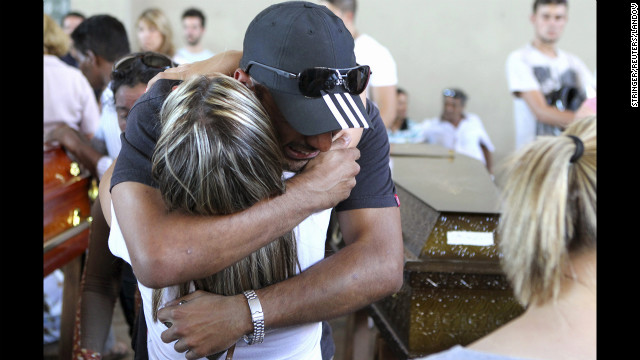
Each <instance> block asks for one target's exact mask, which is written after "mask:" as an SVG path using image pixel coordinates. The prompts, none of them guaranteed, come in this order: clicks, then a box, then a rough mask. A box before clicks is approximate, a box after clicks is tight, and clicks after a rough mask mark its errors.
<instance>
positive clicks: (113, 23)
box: [71, 15, 131, 62]
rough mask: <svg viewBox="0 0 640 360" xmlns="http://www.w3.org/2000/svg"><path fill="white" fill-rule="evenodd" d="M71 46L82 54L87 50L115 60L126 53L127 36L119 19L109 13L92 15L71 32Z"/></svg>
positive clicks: (106, 58) (108, 59)
mask: <svg viewBox="0 0 640 360" xmlns="http://www.w3.org/2000/svg"><path fill="white" fill-rule="evenodd" d="M71 39H72V40H73V47H74V48H76V49H77V50H78V51H79V52H81V53H82V54H86V53H87V52H88V51H89V50H91V52H93V53H94V54H95V55H97V56H100V57H102V58H103V59H105V60H107V61H110V62H115V61H116V60H117V59H119V58H121V57H122V56H124V55H126V54H128V53H129V52H130V51H131V50H130V49H129V38H128V37H127V30H125V28H124V25H122V23H121V22H120V20H118V19H116V18H114V17H113V16H110V15H94V16H91V17H89V18H87V19H85V20H84V21H83V22H81V23H80V25H78V27H77V28H76V29H75V30H74V31H73V33H71Z"/></svg>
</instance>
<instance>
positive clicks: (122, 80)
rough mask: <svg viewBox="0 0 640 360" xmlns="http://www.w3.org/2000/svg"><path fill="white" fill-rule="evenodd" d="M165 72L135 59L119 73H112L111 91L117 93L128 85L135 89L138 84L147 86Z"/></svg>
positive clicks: (119, 70)
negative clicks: (157, 75)
mask: <svg viewBox="0 0 640 360" xmlns="http://www.w3.org/2000/svg"><path fill="white" fill-rule="evenodd" d="M162 71H164V69H159V68H154V67H149V66H147V65H145V64H144V63H143V62H142V60H141V59H140V58H138V59H135V60H134V61H133V62H132V63H131V65H130V66H128V67H126V68H121V69H118V71H117V72H111V91H113V94H114V95H115V94H116V91H118V89H119V88H120V87H121V86H122V85H126V86H129V87H134V86H136V85H138V84H141V83H142V84H145V85H146V84H147V83H148V82H149V80H151V78H153V77H154V76H156V74H158V73H160V72H162Z"/></svg>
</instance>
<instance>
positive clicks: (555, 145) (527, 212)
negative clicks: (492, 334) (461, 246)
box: [498, 116, 597, 306]
mask: <svg viewBox="0 0 640 360" xmlns="http://www.w3.org/2000/svg"><path fill="white" fill-rule="evenodd" d="M570 136H575V137H577V138H578V139H580V140H581V142H582V144H583V146H584V152H583V154H582V155H581V156H580V157H579V158H578V159H577V160H575V161H574V162H571V161H570V160H571V158H572V157H573V156H574V154H576V151H578V152H579V149H578V147H579V146H580V145H579V144H578V143H577V142H575V141H574V140H573V139H572V138H571V137H570ZM596 158H597V132H596V117H595V116H591V117H587V118H582V119H580V120H577V121H575V122H573V123H572V124H571V125H570V126H568V127H567V129H566V130H565V131H564V132H563V133H562V135H561V136H542V137H539V138H538V139H537V140H536V141H534V142H532V143H530V144H528V145H526V146H525V147H524V148H523V149H521V150H520V151H518V152H517V153H515V154H513V155H512V156H510V157H509V158H507V160H506V161H505V163H504V168H505V169H506V171H507V175H506V179H507V180H506V183H505V185H504V188H503V192H502V198H503V201H502V204H503V206H502V217H501V219H500V225H499V229H498V231H499V234H500V243H499V246H500V249H501V252H502V253H503V259H502V262H503V269H504V271H505V273H506V275H507V277H508V278H509V281H510V283H511V284H512V286H513V289H514V293H515V295H516V297H517V298H518V300H519V301H520V302H521V303H522V304H523V305H525V306H526V305H528V304H530V303H535V304H543V303H545V302H547V301H549V300H555V299H557V297H558V295H559V293H560V290H561V289H560V285H561V280H562V277H563V271H566V270H567V266H568V260H569V255H570V254H574V253H578V252H580V251H585V250H595V247H596V230H597V224H596V208H597V201H596V200H597V197H596V190H597V186H596V185H597V179H596V170H597V159H596Z"/></svg>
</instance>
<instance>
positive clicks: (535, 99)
mask: <svg viewBox="0 0 640 360" xmlns="http://www.w3.org/2000/svg"><path fill="white" fill-rule="evenodd" d="M519 94H520V97H522V99H523V100H524V101H525V102H526V103H527V105H528V106H529V109H531V111H532V112H533V114H534V115H535V117H536V118H537V119H538V120H539V121H540V122H543V123H545V124H549V125H554V126H559V127H561V128H565V127H567V126H568V125H569V124H571V123H572V122H573V120H574V118H575V113H574V112H573V111H568V110H567V111H560V110H558V109H556V108H555V107H553V106H550V105H548V104H547V100H546V99H545V98H544V95H542V93H541V92H540V91H538V90H531V91H525V92H522V93H519Z"/></svg>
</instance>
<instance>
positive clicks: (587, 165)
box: [423, 116, 597, 360]
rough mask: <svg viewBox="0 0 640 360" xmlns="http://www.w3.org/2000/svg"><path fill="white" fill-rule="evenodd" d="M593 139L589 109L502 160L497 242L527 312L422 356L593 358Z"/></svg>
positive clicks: (433, 359)
mask: <svg viewBox="0 0 640 360" xmlns="http://www.w3.org/2000/svg"><path fill="white" fill-rule="evenodd" d="M596 143H597V134H596V117H595V116H591V117H586V118H582V119H579V120H576V121H575V122H573V123H572V124H571V125H569V127H567V129H566V130H565V131H564V132H563V133H562V136H542V137H538V139H537V140H536V141H534V142H532V143H529V144H527V145H525V146H524V147H523V148H522V149H521V150H520V151H518V152H517V153H515V154H514V155H512V156H511V157H509V158H508V159H507V161H506V163H505V169H506V177H505V179H506V182H505V185H504V189H503V205H502V218H501V221H500V227H499V229H498V231H499V232H500V239H501V240H500V243H499V246H500V249H501V252H502V253H503V254H504V257H503V264H502V265H503V269H504V272H505V274H506V275H507V278H508V279H509V282H510V283H511V285H512V287H513V289H514V294H515V296H516V298H517V299H518V300H519V301H520V303H521V304H522V305H523V306H525V307H526V311H525V312H524V313H523V314H522V315H521V316H519V317H517V318H516V319H514V320H513V321H511V322H509V323H507V324H506V325H504V326H502V327H501V328H499V329H497V330H496V331H494V332H493V333H491V334H489V335H487V336H486V337H484V338H481V339H480V340H477V341H475V342H473V343H471V344H470V345H468V346H467V347H466V348H463V347H461V346H459V345H458V346H454V347H453V348H451V349H450V350H447V351H445V352H442V353H439V354H436V355H432V356H429V357H426V358H423V359H429V360H443V359H458V360H461V359H462V360H464V359H486V360H491V359H495V360H498V359H581V360H584V359H595V358H596V287H597V286H596V235H597V231H596V230H597V226H596V212H597V201H596V191H597V186H596V185H597V179H596V171H597V163H596V158H597V144H596Z"/></svg>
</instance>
